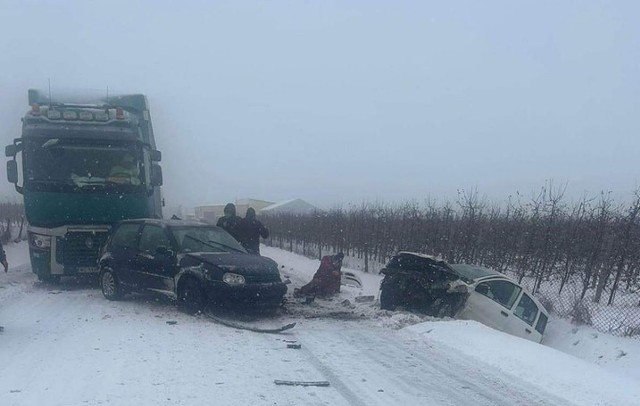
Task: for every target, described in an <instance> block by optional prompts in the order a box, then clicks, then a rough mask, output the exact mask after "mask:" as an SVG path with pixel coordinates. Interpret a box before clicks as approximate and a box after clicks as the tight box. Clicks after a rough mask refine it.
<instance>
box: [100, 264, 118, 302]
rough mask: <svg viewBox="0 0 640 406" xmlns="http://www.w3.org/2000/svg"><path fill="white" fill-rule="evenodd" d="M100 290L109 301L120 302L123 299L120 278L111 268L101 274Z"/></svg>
mask: <svg viewBox="0 0 640 406" xmlns="http://www.w3.org/2000/svg"><path fill="white" fill-rule="evenodd" d="M100 289H102V294H103V295H104V297H105V298H107V299H108V300H118V299H120V298H121V297H122V288H121V287H120V282H119V281H118V277H117V276H116V274H115V273H114V272H113V270H112V269H110V268H105V269H103V270H102V272H101V273H100Z"/></svg>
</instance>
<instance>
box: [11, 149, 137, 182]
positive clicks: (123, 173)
mask: <svg viewBox="0 0 640 406" xmlns="http://www.w3.org/2000/svg"><path fill="white" fill-rule="evenodd" d="M141 156H142V154H141V148H140V147H139V146H138V145H136V144H133V143H123V142H109V143H106V142H104V141H103V142H93V141H90V140H84V139H83V140H72V139H59V138H49V139H37V140H30V141H28V142H25V147H24V173H25V186H26V187H27V188H29V189H32V190H48V191H55V190H57V191H80V192H84V191H95V190H102V189H106V188H108V189H121V190H130V191H133V190H137V189H139V188H140V187H141V185H143V184H144V176H143V175H144V174H143V171H142V169H143V168H144V166H143V165H142V162H141V159H140V158H141Z"/></svg>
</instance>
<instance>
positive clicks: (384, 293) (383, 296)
mask: <svg viewBox="0 0 640 406" xmlns="http://www.w3.org/2000/svg"><path fill="white" fill-rule="evenodd" d="M380 308H381V309H382V310H395V309H396V298H395V289H394V287H393V286H392V285H391V284H389V283H386V284H385V283H383V284H382V287H381V288H380Z"/></svg>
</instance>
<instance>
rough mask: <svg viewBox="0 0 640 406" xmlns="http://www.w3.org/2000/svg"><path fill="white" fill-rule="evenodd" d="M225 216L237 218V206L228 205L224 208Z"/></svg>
mask: <svg viewBox="0 0 640 406" xmlns="http://www.w3.org/2000/svg"><path fill="white" fill-rule="evenodd" d="M224 214H228V215H230V216H235V215H236V205H235V204H233V203H227V205H226V206H224Z"/></svg>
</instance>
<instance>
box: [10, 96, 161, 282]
mask: <svg viewBox="0 0 640 406" xmlns="http://www.w3.org/2000/svg"><path fill="white" fill-rule="evenodd" d="M29 104H30V105H31V110H30V111H28V112H27V113H26V115H25V116H24V117H23V119H22V135H21V137H20V138H16V139H14V141H13V144H11V145H9V146H7V147H6V150H5V152H6V155H7V157H9V158H10V160H9V161H8V162H7V177H8V180H9V182H11V183H13V184H14V185H15V187H16V190H17V191H18V192H19V193H21V194H22V195H23V197H24V207H25V214H26V219H27V222H28V224H29V227H28V234H29V253H30V257H31V264H32V269H33V272H34V273H36V274H37V275H38V277H39V278H40V279H41V280H52V279H53V280H55V279H58V278H59V277H60V276H62V275H75V274H78V273H94V272H97V271H98V268H97V263H96V261H97V258H98V253H99V250H100V246H101V245H102V243H103V242H104V241H105V239H106V236H107V233H108V231H109V229H110V228H111V226H112V225H113V224H115V223H116V222H118V221H120V220H124V219H131V218H150V217H151V218H161V217H162V202H161V195H160V186H161V185H162V170H161V168H160V166H159V164H158V162H159V161H160V159H161V154H160V152H159V151H158V150H157V149H156V144H155V139H154V134H153V127H152V125H151V117H150V112H149V104H148V101H147V98H146V97H145V96H144V95H141V94H132V95H121V96H111V97H106V96H105V97H104V98H100V97H98V98H91V97H86V96H83V95H69V96H56V97H55V98H51V97H49V96H48V95H46V94H45V93H44V92H41V91H37V90H29Z"/></svg>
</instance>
